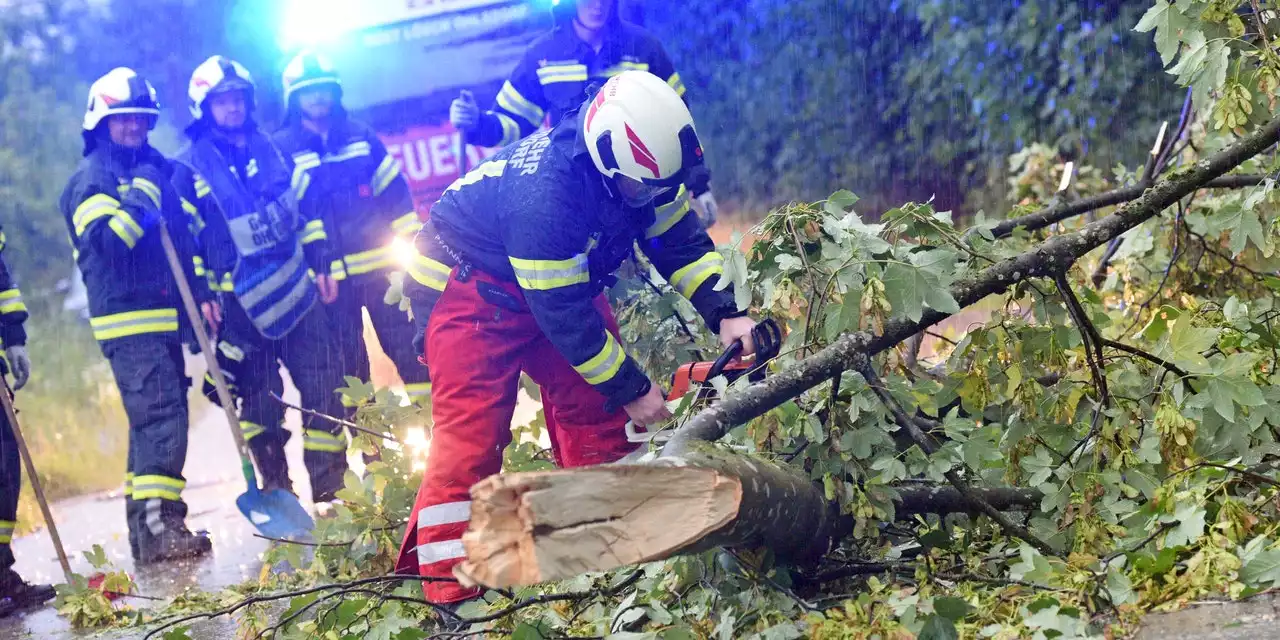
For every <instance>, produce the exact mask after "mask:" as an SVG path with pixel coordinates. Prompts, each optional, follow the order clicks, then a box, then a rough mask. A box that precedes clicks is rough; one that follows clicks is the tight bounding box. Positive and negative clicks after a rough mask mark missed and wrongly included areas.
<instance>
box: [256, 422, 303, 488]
mask: <svg viewBox="0 0 1280 640" xmlns="http://www.w3.org/2000/svg"><path fill="white" fill-rule="evenodd" d="M281 431H282V432H283V431H284V430H283V429H281ZM249 448H250V449H251V450H252V451H253V458H254V460H255V461H256V462H257V463H258V470H259V472H260V473H261V474H262V491H263V492H267V491H272V490H275V489H284V490H285V491H288V492H289V493H292V494H293V495H295V496H296V495H298V494H297V493H296V492H295V491H294V490H293V481H292V480H290V479H289V462H288V460H286V459H285V457H284V442H283V439H282V438H278V437H276V434H274V433H264V434H262V435H260V436H258V437H256V438H254V439H253V440H251V441H250V442H249Z"/></svg>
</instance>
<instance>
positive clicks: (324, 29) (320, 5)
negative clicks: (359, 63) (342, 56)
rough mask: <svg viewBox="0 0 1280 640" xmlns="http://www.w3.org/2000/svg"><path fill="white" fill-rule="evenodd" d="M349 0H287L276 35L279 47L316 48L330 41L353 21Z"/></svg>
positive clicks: (287, 48)
mask: <svg viewBox="0 0 1280 640" xmlns="http://www.w3.org/2000/svg"><path fill="white" fill-rule="evenodd" d="M357 4H358V3H356V2H352V1H351V0H288V4H287V6H286V7H285V9H284V14H283V15H284V20H283V22H282V23H281V25H280V33H279V35H278V39H279V44H280V48H281V49H282V50H284V51H291V50H293V49H294V48H297V47H315V46H318V45H321V44H326V43H330V42H333V41H334V40H336V39H337V38H339V37H341V36H342V35H343V34H345V33H346V32H347V31H348V30H349V29H350V28H351V25H352V24H354V23H355V22H356V20H355V18H356V14H355V12H356V11H357V9H358V7H357Z"/></svg>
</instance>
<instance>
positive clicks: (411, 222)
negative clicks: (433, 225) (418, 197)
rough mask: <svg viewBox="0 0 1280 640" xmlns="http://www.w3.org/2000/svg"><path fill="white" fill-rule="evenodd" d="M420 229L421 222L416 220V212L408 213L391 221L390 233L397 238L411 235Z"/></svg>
mask: <svg viewBox="0 0 1280 640" xmlns="http://www.w3.org/2000/svg"><path fill="white" fill-rule="evenodd" d="M420 228H422V221H421V220H419V219H418V212H417V211H410V212H409V213H406V214H404V215H402V216H400V217H399V218H396V219H395V220H392V221H391V231H392V233H395V234H396V235H398V236H409V235H412V234H414V233H417V231H418V229H420Z"/></svg>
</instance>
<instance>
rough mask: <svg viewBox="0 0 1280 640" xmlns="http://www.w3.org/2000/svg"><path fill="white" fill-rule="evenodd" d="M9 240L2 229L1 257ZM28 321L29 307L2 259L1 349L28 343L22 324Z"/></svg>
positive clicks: (1, 258) (0, 295)
mask: <svg viewBox="0 0 1280 640" xmlns="http://www.w3.org/2000/svg"><path fill="white" fill-rule="evenodd" d="M6 244H8V238H6V237H5V235H4V229H0V256H3V254H4V248H5V245H6ZM26 320H27V305H26V303H25V302H23V301H22V291H21V290H19V289H18V283H17V281H16V280H15V279H14V277H13V274H12V273H10V272H9V266H8V265H6V264H5V262H4V258H3V257H0V349H3V348H6V347H20V346H22V345H24V344H26V343H27V331H26V329H24V328H23V327H22V323H23V322H26Z"/></svg>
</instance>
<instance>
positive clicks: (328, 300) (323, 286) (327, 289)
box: [316, 273, 338, 304]
mask: <svg viewBox="0 0 1280 640" xmlns="http://www.w3.org/2000/svg"><path fill="white" fill-rule="evenodd" d="M316 288H317V289H319V290H320V301H321V302H323V303H325V304H333V301H334V300H337V299H338V281H337V280H334V279H333V278H331V277H329V274H326V273H322V274H319V275H317V276H316Z"/></svg>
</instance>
